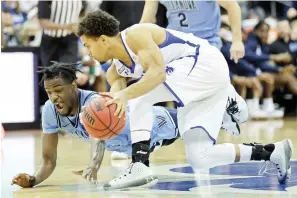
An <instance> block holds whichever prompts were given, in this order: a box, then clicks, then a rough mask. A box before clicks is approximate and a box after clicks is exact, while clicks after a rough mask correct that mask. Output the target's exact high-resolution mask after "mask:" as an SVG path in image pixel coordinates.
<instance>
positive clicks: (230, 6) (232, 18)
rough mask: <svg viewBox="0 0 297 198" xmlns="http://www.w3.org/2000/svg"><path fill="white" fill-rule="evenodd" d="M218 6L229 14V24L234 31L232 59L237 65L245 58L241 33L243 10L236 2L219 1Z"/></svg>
mask: <svg viewBox="0 0 297 198" xmlns="http://www.w3.org/2000/svg"><path fill="white" fill-rule="evenodd" d="M217 2H218V4H219V5H220V6H222V7H223V8H225V9H226V10H227V12H228V18H229V23H230V26H231V29H232V46H231V48H230V53H231V59H233V60H234V61H235V62H236V63H237V62H238V60H239V59H240V58H242V57H243V56H244V45H243V42H242V33H241V9H240V6H239V4H238V2H237V1H236V0H233V1H222V0H217Z"/></svg>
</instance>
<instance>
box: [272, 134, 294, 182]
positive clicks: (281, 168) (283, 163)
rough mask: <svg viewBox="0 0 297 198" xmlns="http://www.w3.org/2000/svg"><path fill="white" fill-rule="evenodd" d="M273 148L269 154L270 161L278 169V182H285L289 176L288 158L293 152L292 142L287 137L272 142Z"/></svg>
mask: <svg viewBox="0 0 297 198" xmlns="http://www.w3.org/2000/svg"><path fill="white" fill-rule="evenodd" d="M274 145H275V148H274V150H273V152H272V153H271V156H270V162H271V163H273V164H274V165H275V166H276V168H277V171H278V175H277V177H278V182H279V183H280V184H286V183H287V182H288V180H289V179H290V177H291V166H290V159H291V157H292V153H293V144H292V141H291V140H289V139H285V140H283V141H281V142H276V143H274Z"/></svg>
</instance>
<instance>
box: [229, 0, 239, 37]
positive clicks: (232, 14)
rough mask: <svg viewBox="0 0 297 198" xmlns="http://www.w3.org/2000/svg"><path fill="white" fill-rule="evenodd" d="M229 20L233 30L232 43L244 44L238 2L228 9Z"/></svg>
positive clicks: (232, 3)
mask: <svg viewBox="0 0 297 198" xmlns="http://www.w3.org/2000/svg"><path fill="white" fill-rule="evenodd" d="M227 11H228V18H229V22H230V26H231V29H232V41H233V42H236V41H240V42H242V32H241V9H240V7H239V5H238V3H237V2H236V1H234V2H233V1H232V2H230V4H229V5H228V7H227Z"/></svg>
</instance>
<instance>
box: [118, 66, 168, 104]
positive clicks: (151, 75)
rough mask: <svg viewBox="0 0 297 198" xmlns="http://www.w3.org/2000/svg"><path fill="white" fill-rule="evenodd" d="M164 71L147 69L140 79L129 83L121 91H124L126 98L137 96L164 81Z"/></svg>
mask: <svg viewBox="0 0 297 198" xmlns="http://www.w3.org/2000/svg"><path fill="white" fill-rule="evenodd" d="M165 80H166V73H165V71H164V69H163V70H161V69H157V70H155V69H148V70H147V72H146V73H145V75H144V76H143V77H142V79H141V80H140V81H138V82H137V83H134V84H133V85H130V86H129V87H127V88H126V89H124V90H123V91H125V92H126V95H127V96H128V99H133V98H138V97H140V96H142V95H144V94H146V93H148V92H149V91H151V90H153V89H155V88H156V87H158V86H159V85H160V84H162V83H163V82H165Z"/></svg>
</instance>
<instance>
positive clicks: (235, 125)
mask: <svg viewBox="0 0 297 198" xmlns="http://www.w3.org/2000/svg"><path fill="white" fill-rule="evenodd" d="M247 119H248V108H247V105H246V103H245V101H244V100H243V98H242V97H241V96H239V95H238V96H237V97H234V98H231V97H228V100H227V106H226V111H225V113H224V116H223V122H222V126H221V128H222V129H223V130H225V131H227V132H229V133H231V134H232V135H236V136H238V135H239V134H240V127H239V124H240V123H243V122H246V121H247Z"/></svg>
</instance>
